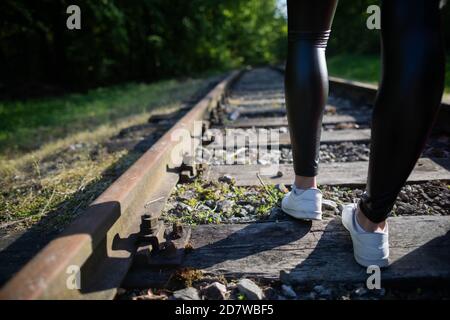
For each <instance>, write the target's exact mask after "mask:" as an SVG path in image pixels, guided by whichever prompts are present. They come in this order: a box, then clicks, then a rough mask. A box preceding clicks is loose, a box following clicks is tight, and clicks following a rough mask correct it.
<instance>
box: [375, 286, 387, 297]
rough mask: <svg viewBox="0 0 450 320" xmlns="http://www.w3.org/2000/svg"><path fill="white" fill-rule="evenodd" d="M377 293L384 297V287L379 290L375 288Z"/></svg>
mask: <svg viewBox="0 0 450 320" xmlns="http://www.w3.org/2000/svg"><path fill="white" fill-rule="evenodd" d="M377 293H378V295H379V296H380V297H384V295H385V294H386V289H385V288H381V289H380V290H377Z"/></svg>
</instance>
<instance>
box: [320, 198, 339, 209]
mask: <svg viewBox="0 0 450 320" xmlns="http://www.w3.org/2000/svg"><path fill="white" fill-rule="evenodd" d="M322 208H323V209H327V210H333V211H334V210H336V209H338V205H337V203H336V202H334V201H333V200H328V199H323V200H322Z"/></svg>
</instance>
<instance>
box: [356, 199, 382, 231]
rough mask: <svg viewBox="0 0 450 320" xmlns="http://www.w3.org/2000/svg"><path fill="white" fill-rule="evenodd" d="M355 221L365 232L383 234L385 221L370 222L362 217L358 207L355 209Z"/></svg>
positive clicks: (362, 214)
mask: <svg viewBox="0 0 450 320" xmlns="http://www.w3.org/2000/svg"><path fill="white" fill-rule="evenodd" d="M356 220H357V222H358V224H359V225H360V226H361V228H363V229H364V231H366V232H383V231H384V229H385V227H386V221H382V222H380V223H375V222H372V221H370V220H369V218H367V217H366V216H365V215H364V213H363V212H362V210H361V208H360V207H359V205H358V206H357V209H356Z"/></svg>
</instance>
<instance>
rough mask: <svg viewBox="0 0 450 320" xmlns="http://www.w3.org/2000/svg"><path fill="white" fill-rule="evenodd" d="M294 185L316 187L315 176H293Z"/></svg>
mask: <svg viewBox="0 0 450 320" xmlns="http://www.w3.org/2000/svg"><path fill="white" fill-rule="evenodd" d="M294 186H295V187H296V188H297V189H303V190H306V189H317V181H316V177H303V176H295V181H294Z"/></svg>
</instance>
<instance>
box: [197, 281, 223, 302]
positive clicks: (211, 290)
mask: <svg viewBox="0 0 450 320" xmlns="http://www.w3.org/2000/svg"><path fill="white" fill-rule="evenodd" d="M202 294H203V296H204V297H205V298H206V299H207V300H226V298H227V287H226V286H225V285H223V284H222V283H220V282H217V281H216V282H213V283H211V284H210V285H208V286H206V287H205V288H203V289H202Z"/></svg>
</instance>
